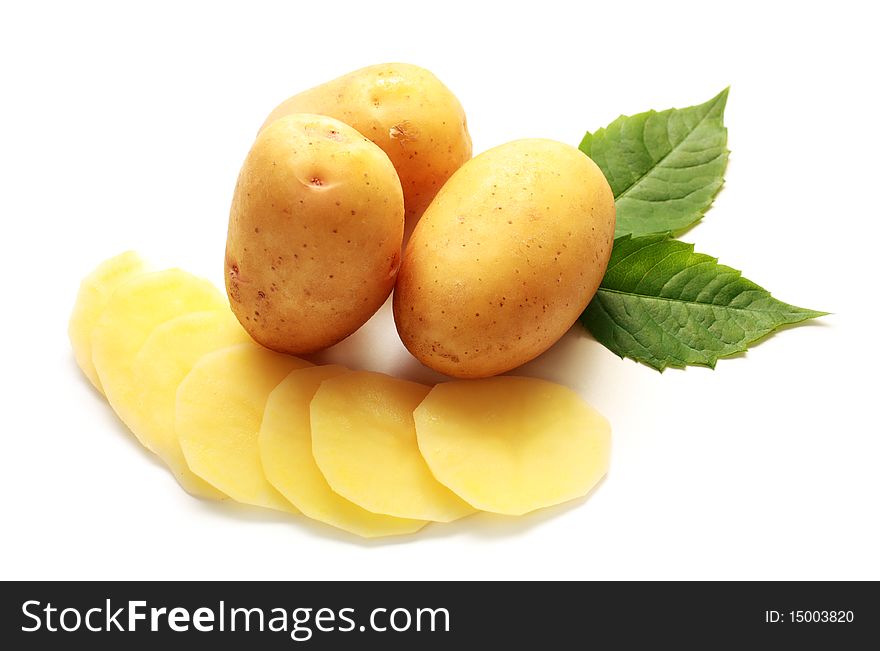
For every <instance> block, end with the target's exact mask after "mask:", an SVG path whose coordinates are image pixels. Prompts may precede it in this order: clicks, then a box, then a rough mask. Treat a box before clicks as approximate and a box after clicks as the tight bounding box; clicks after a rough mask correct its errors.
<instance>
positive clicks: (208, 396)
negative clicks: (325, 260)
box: [174, 343, 311, 512]
mask: <svg viewBox="0 0 880 651" xmlns="http://www.w3.org/2000/svg"><path fill="white" fill-rule="evenodd" d="M306 366H311V364H309V363H308V362H305V361H303V360H301V359H297V358H296V357H289V356H287V355H279V354H278V353H273V352H272V351H271V350H267V349H265V348H263V347H261V346H258V345H256V344H253V343H247V344H238V345H235V346H231V347H229V348H221V349H220V350H215V351H213V352H211V353H208V354H207V355H204V356H203V357H202V358H201V359H199V361H198V362H196V364H195V365H194V366H193V368H192V370H191V371H190V372H189V373H188V374H187V376H186V377H185V378H184V380H183V382H181V383H180V386H179V387H178V389H177V406H176V413H175V421H174V427H175V430H176V431H177V437H178V440H179V441H180V447H181V448H182V449H183V454H184V456H185V457H186V462H187V464H188V465H189V468H190V470H192V471H193V472H194V473H195V474H197V475H198V476H199V477H201V478H202V479H204V480H205V481H207V482H208V483H209V484H211V485H212V486H214V487H215V488H217V489H218V490H220V491H222V492H224V493H226V494H227V495H229V497H231V498H232V499H234V500H236V501H238V502H242V503H243V504H253V505H255V506H263V507H266V508H270V509H276V510H279V511H287V512H296V509H295V508H294V506H293V505H292V504H291V503H290V502H288V501H287V500H286V499H284V497H283V496H282V495H281V494H280V493H279V492H278V491H277V490H275V489H274V488H273V487H272V485H271V484H270V483H269V482H268V481H267V480H266V476H265V474H264V473H263V465H262V463H261V461H260V448H259V444H258V438H257V437H258V434H259V431H260V422H261V421H262V420H263V410H264V409H265V407H266V401H267V400H268V398H269V394H270V393H271V392H272V390H273V389H274V388H275V387H276V386H277V385H278V383H279V382H281V380H283V379H284V378H285V377H287V374H288V373H290V372H291V371H292V370H294V369H298V368H305V367H306Z"/></svg>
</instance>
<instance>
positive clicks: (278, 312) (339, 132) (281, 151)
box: [226, 115, 404, 354]
mask: <svg viewBox="0 0 880 651" xmlns="http://www.w3.org/2000/svg"><path fill="white" fill-rule="evenodd" d="M403 225H404V217H403V192H402V190H401V187H400V180H399V179H398V178H397V173H396V172H395V171H394V166H393V165H392V164H391V161H389V160H388V156H386V155H385V153H384V152H383V151H382V150H381V149H379V148H378V147H377V146H376V145H374V144H373V143H372V142H370V141H369V140H367V139H366V138H364V136H362V135H361V134H360V133H358V132H357V131H355V130H354V129H353V128H351V127H350V126H348V125H346V124H343V123H342V122H339V121H338V120H334V119H333V118H330V117H327V116H322V115H290V116H287V117H284V118H282V119H280V120H277V121H276V122H274V123H273V124H272V125H270V126H269V127H267V128H266V129H264V130H263V131H262V132H261V133H260V134H259V136H258V137H257V140H256V142H255V143H254V145H253V147H252V148H251V150H250V153H248V155H247V159H246V160H245V162H244V165H243V166H242V168H241V173H240V174H239V177H238V183H237V184H236V187H235V195H234V197H233V199H232V208H231V210H230V215H229V233H228V236H227V240H226V291H227V293H228V294H229V300H230V303H231V305H232V310H233V312H235V315H236V317H238V320H239V321H240V322H241V324H242V325H243V326H244V328H245V330H247V331H248V333H249V334H250V335H251V336H252V337H253V338H254V339H255V340H257V341H258V342H260V343H261V344H263V345H264V346H266V347H267V348H271V349H273V350H277V351H281V352H285V353H294V354H299V353H308V352H312V351H316V350H320V349H322V348H326V347H327V346H330V345H332V344H334V343H336V342H337V341H339V340H341V339H343V338H345V337H347V336H348V335H350V334H351V333H352V332H354V331H355V330H357V329H358V328H359V327H360V326H361V325H363V323H364V322H365V321H366V320H367V319H369V318H370V316H371V315H372V314H373V313H374V312H375V311H376V310H377V309H378V308H379V307H380V306H381V305H382V303H383V302H384V301H385V299H386V298H388V294H389V293H390V292H391V288H392V287H393V285H394V278H395V276H396V274H397V269H398V267H399V264H400V248H401V244H402V239H403Z"/></svg>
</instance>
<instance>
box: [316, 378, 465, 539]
mask: <svg viewBox="0 0 880 651" xmlns="http://www.w3.org/2000/svg"><path fill="white" fill-rule="evenodd" d="M428 391H429V387H426V386H424V385H422V384H417V383H415V382H407V381H405V380H398V379H396V378H393V377H390V376H388V375H382V374H381V373H370V372H366V371H351V372H348V373H343V374H342V375H337V376H336V377H333V378H330V379H329V380H325V381H324V382H323V383H322V384H321V386H320V388H319V389H318V391H317V392H316V393H315V397H314V398H313V399H312V404H311V427H312V452H313V453H314V455H315V461H316V462H317V464H318V467H319V468H320V469H321V472H322V473H323V475H324V477H325V478H326V479H327V482H328V483H329V484H330V486H331V487H332V488H333V490H334V491H336V492H337V493H339V494H340V495H342V496H343V497H345V498H346V499H348V500H351V501H352V502H354V503H355V504H357V505H359V506H361V507H363V508H365V509H367V510H368V511H372V512H373V513H384V514H386V515H393V516H397V517H399V518H413V519H417V520H436V521H439V522H449V521H451V520H456V519H458V518H461V517H463V516H465V515H469V514H470V513H473V511H474V509H473V508H471V507H470V506H469V505H467V504H465V503H464V502H463V501H462V500H460V499H459V498H458V497H456V496H455V495H454V494H453V493H452V492H451V491H450V490H449V489H447V488H446V487H445V486H442V485H441V484H440V483H438V482H437V480H436V479H434V477H432V476H431V471H430V470H429V469H428V466H427V465H426V464H425V460H424V459H423V458H422V456H421V454H420V453H419V447H418V444H417V442H416V432H415V426H414V424H413V417H412V411H413V409H415V408H416V406H417V405H418V404H419V403H420V402H421V401H422V399H423V398H424V397H425V395H427V393H428Z"/></svg>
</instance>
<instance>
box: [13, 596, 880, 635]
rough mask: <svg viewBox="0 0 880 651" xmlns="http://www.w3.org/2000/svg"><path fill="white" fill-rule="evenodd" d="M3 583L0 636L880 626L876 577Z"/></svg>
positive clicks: (860, 631) (866, 630) (807, 631)
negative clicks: (833, 579) (854, 579)
mask: <svg viewBox="0 0 880 651" xmlns="http://www.w3.org/2000/svg"><path fill="white" fill-rule="evenodd" d="M2 592H3V594H2V602H0V608H2V610H0V621H2V642H4V648H7V649H31V648H34V649H54V648H67V647H68V645H70V644H83V645H86V646H85V647H84V648H89V649H119V648H124V646H122V645H125V644H127V643H129V642H138V643H141V642H143V643H146V644H161V648H163V649H178V648H180V649H191V648H192V645H193V644H194V643H195V644H215V643H218V642H220V643H225V642H227V641H228V642H230V643H235V642H238V643H241V644H247V645H248V648H255V649H261V650H262V649H297V648H304V649H340V648H355V647H358V648H360V647H362V646H363V645H364V644H366V645H367V648H372V647H373V646H377V647H380V648H384V649H413V648H418V649H448V648H470V647H469V646H466V647H458V646H456V647H453V645H461V644H465V645H473V644H476V643H478V642H480V643H485V642H489V643H491V644H492V645H493V648H494V645H495V644H498V645H510V648H516V649H522V648H529V647H530V646H534V647H536V648H554V649H555V648H563V645H564V648H579V647H581V646H583V647H584V648H588V647H590V646H592V645H595V644H611V645H613V647H612V648H630V647H632V648H636V645H639V646H643V645H644V644H645V643H646V642H651V641H652V640H653V641H655V642H656V643H658V644H659V643H663V644H664V648H665V646H666V645H674V647H673V648H701V649H705V648H715V647H717V646H718V645H719V644H724V645H725V646H727V645H730V644H765V643H766V644H771V643H772V644H794V643H797V644H801V645H809V646H811V647H812V646H813V645H818V646H824V647H826V648H835V649H848V648H855V646H856V643H857V642H858V643H859V646H860V648H861V647H862V646H863V645H864V644H865V643H867V642H868V641H870V640H873V641H874V642H873V643H871V644H876V643H877V641H878V634H880V625H878V621H880V598H878V595H877V591H876V585H875V584H873V583H745V582H743V583H683V582H682V583H640V582H632V583H543V582H541V583H523V582H515V583H514V582H511V583H458V582H448V583H427V582H419V583H415V582H414V583H355V582H338V583H337V582H315V583H309V582H302V583H281V582H278V583H252V582H245V583H233V582H218V583H209V582H203V583H166V582H144V583H92V582H87V583H52V582H47V583H37V582H34V583H27V582H23V583H3V584H2ZM224 638H229V639H228V640H227V639H224ZM9 643H12V645H11V646H10V644H9ZM760 648H763V647H760Z"/></svg>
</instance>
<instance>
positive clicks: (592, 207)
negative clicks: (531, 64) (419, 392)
mask: <svg viewBox="0 0 880 651" xmlns="http://www.w3.org/2000/svg"><path fill="white" fill-rule="evenodd" d="M614 221H615V210H614V197H613V194H612V192H611V188H610V187H609V185H608V182H607V181H606V180H605V177H604V176H603V175H602V172H601V170H600V169H599V168H598V166H596V164H595V163H593V161H592V160H590V158H588V157H587V156H586V155H584V154H583V153H581V152H580V151H579V150H577V149H575V148H574V147H571V146H569V145H564V144H562V143H559V142H555V141H552V140H541V139H529V140H517V141H514V142H510V143H507V144H505V145H501V146H499V147H495V148H494V149H490V150H489V151H487V152H485V153H483V154H480V155H479V156H477V157H476V158H474V159H473V160H471V161H470V162H468V163H466V164H465V165H464V166H463V167H462V168H461V169H460V170H458V171H457V172H456V173H455V174H454V175H453V176H452V178H451V179H449V181H448V182H447V183H446V185H445V186H444V187H443V189H442V190H441V191H440V193H439V194H438V195H437V196H436V198H435V199H434V201H433V202H432V203H431V205H430V206H429V207H428V209H427V210H426V211H425V214H424V215H423V216H422V219H421V221H419V223H418V225H417V226H416V228H415V231H414V232H413V234H412V237H411V238H410V240H409V243H408V244H407V247H406V251H405V253H404V256H403V262H402V264H401V268H400V273H399V274H398V278H397V286H396V288H395V290H394V320H395V323H396V324H397V330H398V333H399V334H400V338H401V340H402V341H403V343H404V345H405V346H406V347H407V349H408V350H409V351H410V353H412V354H413V355H414V356H415V357H416V358H417V359H418V360H420V361H421V362H422V363H423V364H425V365H426V366H429V367H430V368H432V369H434V370H436V371H439V372H441V373H445V374H446V375H451V376H454V377H462V378H468V377H487V376H491V375H496V374H498V373H503V372H504V371H508V370H510V369H512V368H515V367H517V366H519V365H521V364H524V363H525V362H527V361H529V360H530V359H532V358H534V357H536V356H538V355H539V354H541V353H542V352H544V351H545V350H546V349H547V348H549V347H550V346H551V345H553V344H554V343H555V342H556V341H557V340H558V339H559V338H560V337H561V336H562V335H563V334H565V332H566V331H567V330H568V329H569V328H570V327H571V326H572V324H573V323H574V322H575V320H576V319H577V318H578V316H579V315H580V314H581V312H582V311H583V310H584V308H586V306H587V304H588V303H589V302H590V299H591V298H592V297H593V295H594V294H595V293H596V290H597V289H598V287H599V283H600V282H601V281H602V276H603V275H604V273H605V268H606V266H607V265H608V258H609V257H610V255H611V245H612V242H613V239H614Z"/></svg>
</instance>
